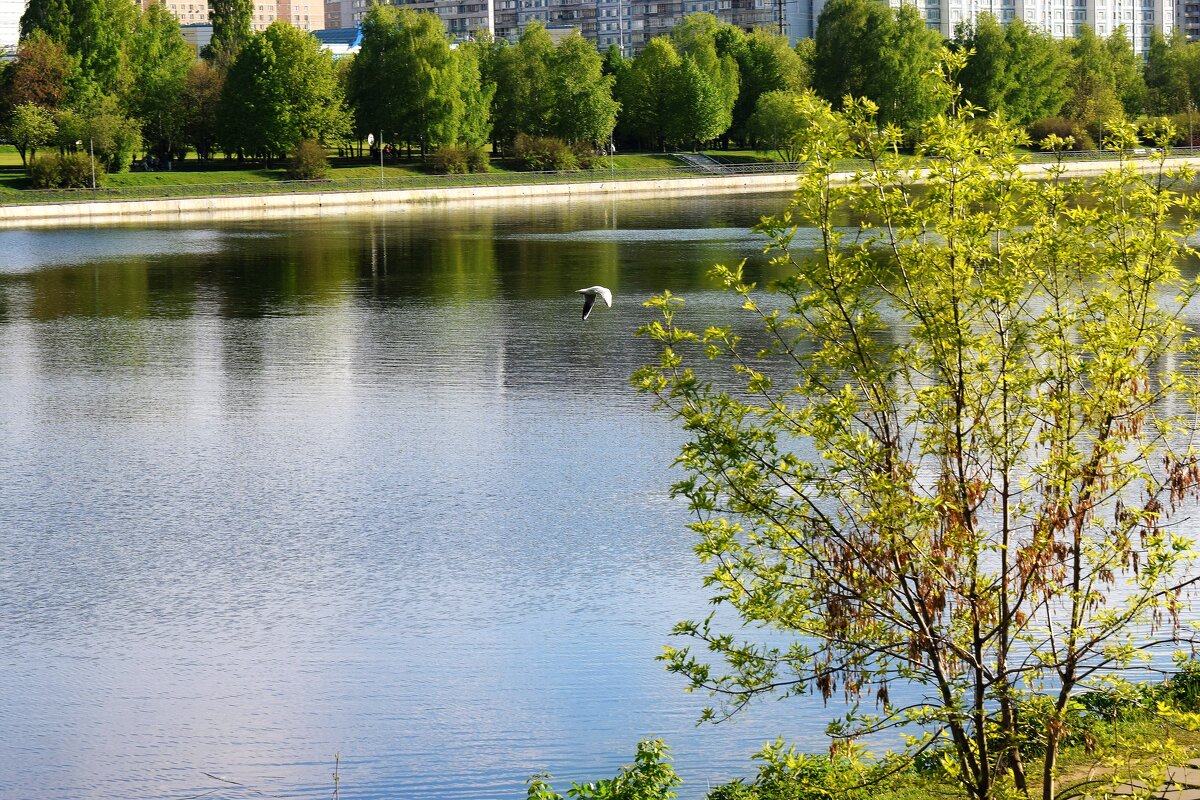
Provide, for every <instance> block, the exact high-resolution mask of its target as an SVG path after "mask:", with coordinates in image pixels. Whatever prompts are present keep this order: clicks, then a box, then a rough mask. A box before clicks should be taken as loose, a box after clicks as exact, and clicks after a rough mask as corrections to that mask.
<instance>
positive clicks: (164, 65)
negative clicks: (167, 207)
mask: <svg viewBox="0 0 1200 800" xmlns="http://www.w3.org/2000/svg"><path fill="white" fill-rule="evenodd" d="M128 61H129V68H130V71H131V73H132V78H133V80H132V84H131V86H130V88H129V90H128V91H127V92H126V94H125V105H126V107H127V108H128V109H129V111H130V113H131V114H132V115H133V116H134V118H135V119H137V120H138V121H139V122H140V123H141V126H142V136H143V138H144V139H145V140H146V144H147V146H148V147H150V148H151V149H152V150H154V152H156V153H157V154H158V155H159V157H160V158H163V159H168V158H171V157H172V154H173V153H174V152H175V151H177V150H179V149H181V148H182V146H183V141H184V125H185V121H186V118H187V112H188V110H187V108H186V107H185V106H184V105H183V100H184V87H185V84H186V80H187V75H188V69H189V68H190V67H191V65H192V63H193V62H194V61H195V57H194V56H193V54H192V51H191V49H190V48H189V47H188V46H187V43H186V42H185V41H184V40H183V35H182V34H181V33H180V32H179V22H178V21H177V20H176V19H175V15H174V14H172V13H171V12H170V11H167V9H166V7H165V6H163V5H162V4H161V3H153V4H152V5H151V6H150V7H149V8H147V9H146V10H145V11H144V12H143V13H142V14H141V16H140V17H139V19H138V23H137V27H136V28H135V30H134V33H133V37H132V38H131V39H130V42H129V51H128Z"/></svg>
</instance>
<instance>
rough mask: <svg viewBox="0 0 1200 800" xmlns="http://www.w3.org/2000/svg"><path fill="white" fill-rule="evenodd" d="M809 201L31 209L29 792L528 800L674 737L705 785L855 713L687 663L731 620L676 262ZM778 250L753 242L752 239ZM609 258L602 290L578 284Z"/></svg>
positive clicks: (689, 271)
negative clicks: (707, 569) (680, 348)
mask: <svg viewBox="0 0 1200 800" xmlns="http://www.w3.org/2000/svg"><path fill="white" fill-rule="evenodd" d="M785 202H786V198H785V197H782V196H779V195H772V196H737V197H719V198H707V199H696V198H687V199H680V200H664V201H644V200H639V201H617V202H594V203H590V202H563V203H560V204H555V205H542V206H534V207H520V208H515V209H511V210H497V209H477V210H447V209H427V210H420V211H408V212H390V213H387V214H380V215H373V216H364V217H351V218H336V219H320V220H298V221H294V222H262V223H253V224H250V223H247V224H241V225H239V224H220V225H216V226H194V227H172V226H160V227H138V228H108V229H97V230H61V231H34V232H25V231H4V232H0V254H2V255H0V401H2V403H3V408H4V413H3V415H2V417H0V452H2V453H3V458H4V474H3V479H2V480H0V531H2V533H0V584H2V585H3V591H2V593H0V669H2V673H3V676H4V680H3V681H2V682H0V743H2V746H0V797H4V798H20V799H21V800H59V799H61V800H68V799H70V800H90V799H91V798H106V799H107V798H122V799H123V800H140V799H141V798H180V799H181V800H182V798H191V797H198V796H204V797H208V798H243V797H259V796H267V797H280V798H318V797H320V798H327V797H329V796H331V794H332V791H333V779H332V772H333V770H334V756H335V754H340V766H339V770H338V771H339V776H340V779H341V780H340V796H341V797H342V798H420V799H425V798H472V800H490V799H491V798H513V797H523V796H524V781H525V779H526V778H527V777H528V776H529V775H530V774H531V773H535V772H540V771H549V772H552V773H554V775H555V776H556V779H555V781H554V783H555V785H556V787H557V788H559V790H560V791H561V790H563V789H564V788H566V786H567V785H568V782H569V781H571V780H584V779H596V778H602V777H608V776H610V775H612V774H613V773H614V772H615V770H616V769H617V767H618V766H619V765H620V764H623V763H628V762H630V761H631V760H632V756H633V752H634V748H635V745H636V743H637V741H638V740H639V739H640V738H643V737H647V736H661V737H663V738H665V739H666V740H667V741H668V743H669V744H670V745H671V746H672V747H673V749H674V754H675V757H676V767H677V768H678V770H679V771H680V772H681V774H682V775H683V776H684V778H685V780H686V783H685V786H684V788H683V792H682V794H683V796H684V797H689V798H698V797H700V796H702V795H703V794H704V792H705V790H706V788H707V786H709V785H711V784H714V783H717V782H722V781H726V780H729V779H731V778H733V777H735V776H738V775H746V774H750V773H751V772H752V771H753V767H752V764H751V762H750V761H749V760H748V758H749V756H750V755H751V754H752V753H754V752H755V751H757V750H758V749H759V748H760V747H761V745H762V743H763V742H764V741H766V740H768V739H774V738H775V737H776V736H778V735H783V736H784V737H785V738H787V739H788V740H789V741H792V742H794V743H796V744H798V745H800V746H802V747H805V748H809V749H813V750H820V749H823V748H824V747H825V741H824V739H823V736H822V731H823V729H824V724H825V722H826V721H827V719H828V718H829V717H831V716H833V715H834V714H835V713H836V709H835V708H829V709H826V708H824V706H823V704H822V703H821V702H820V701H819V700H818V699H805V698H802V699H793V700H789V701H786V702H783V703H773V702H769V701H767V702H764V703H761V704H759V705H758V706H755V707H754V708H753V709H752V710H751V711H750V712H749V713H747V714H745V715H744V716H743V717H741V718H738V719H735V720H734V721H731V722H728V723H724V724H721V725H718V726H713V725H705V726H702V727H697V726H696V724H695V722H696V719H697V717H698V715H699V713H700V710H701V708H702V707H703V706H704V705H705V704H706V702H707V698H705V697H703V696H700V695H690V694H687V693H685V692H684V691H683V683H682V681H681V680H680V679H678V678H676V677H674V676H671V675H669V674H667V673H666V672H665V671H664V669H663V667H662V665H661V664H659V663H658V662H656V661H655V660H654V658H655V656H656V655H657V654H658V653H659V652H660V651H661V648H662V647H663V645H664V644H667V643H668V642H669V641H670V639H669V635H668V634H669V632H670V628H671V626H672V624H673V623H674V622H676V621H678V620H681V619H684V618H692V617H702V616H703V615H705V614H707V613H708V606H707V605H706V600H707V597H708V595H707V592H706V591H705V590H704V589H703V587H702V586H701V585H700V577H701V575H702V572H703V571H702V569H701V567H700V566H699V565H698V564H697V563H696V559H695V558H694V556H693V555H692V553H691V539H690V535H689V532H688V531H687V530H686V529H685V527H684V526H685V524H686V523H687V521H688V515H687V512H686V509H685V508H684V507H683V506H682V505H681V504H680V503H679V502H677V501H673V500H671V499H670V497H669V486H670V484H671V483H672V481H674V480H677V479H678V478H679V477H680V474H679V473H678V472H677V471H673V470H671V469H670V466H671V462H672V460H673V458H674V456H675V453H676V451H677V448H678V446H679V444H680V442H681V441H682V438H681V433H680V432H679V431H678V430H677V429H676V428H675V427H674V426H673V424H672V423H671V422H670V420H668V419H666V418H665V417H662V416H659V415H656V414H654V413H652V411H651V403H650V401H649V400H648V399H647V398H644V397H638V396H637V395H635V394H634V393H633V391H632V390H631V389H630V388H629V384H628V377H629V374H630V373H631V372H632V370H633V369H634V368H635V367H636V366H638V365H639V364H641V363H642V362H643V361H645V360H647V359H648V358H649V357H650V348H649V346H648V345H647V344H646V343H644V342H641V341H639V340H636V339H635V338H634V336H633V332H634V330H635V328H636V327H637V326H638V324H640V323H641V322H643V321H645V320H647V319H649V318H650V312H649V311H647V310H646V309H644V308H642V307H641V304H640V303H641V301H642V300H643V299H645V298H646V297H647V296H649V295H650V294H651V293H653V292H657V291H661V290H662V289H664V288H669V289H671V291H672V292H675V293H678V294H682V295H684V296H685V297H686V298H687V299H688V301H689V302H688V309H689V314H690V315H691V318H692V319H693V320H694V321H695V324H697V325H699V324H702V323H703V322H704V321H706V320H713V321H715V320H723V319H726V318H728V317H729V316H730V315H731V313H732V311H733V309H734V308H736V305H737V304H736V302H734V301H732V300H731V299H730V298H728V297H726V296H724V295H722V294H720V293H718V292H716V291H714V290H713V287H712V286H711V285H710V284H709V283H708V282H707V281H706V279H705V273H706V271H707V270H708V268H709V267H710V266H711V265H712V264H713V263H714V262H716V261H721V260H726V261H732V260H738V259H741V258H743V257H749V258H750V259H751V260H752V263H758V262H759V261H761V256H760V255H759V250H760V245H759V243H758V240H757V239H756V238H755V237H753V236H751V235H749V234H748V232H747V228H748V227H749V226H750V225H752V224H753V223H754V222H756V221H757V219H758V218H759V216H760V215H761V214H763V213H769V212H773V211H776V210H778V209H780V208H781V207H782V205H783V204H784V203H785ZM756 259H757V260H756ZM593 284H602V285H605V286H608V287H610V288H612V289H613V291H614V293H615V295H616V300H615V304H614V306H613V308H611V309H608V308H604V307H603V306H602V305H601V307H599V308H597V309H596V310H595V311H594V312H593V313H592V316H591V318H590V319H589V320H588V321H587V322H586V323H582V322H581V321H580V319H579V316H580V309H581V306H582V302H581V298H580V296H579V295H577V294H574V290H576V289H579V288H581V287H584V286H590V285H593Z"/></svg>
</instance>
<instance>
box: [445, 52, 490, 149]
mask: <svg viewBox="0 0 1200 800" xmlns="http://www.w3.org/2000/svg"><path fill="white" fill-rule="evenodd" d="M487 46H488V44H487V43H482V44H481V43H476V42H465V43H463V44H461V45H459V46H458V49H457V50H455V51H454V64H455V68H456V69H457V71H458V81H457V83H458V96H459V99H460V112H459V120H458V134H457V137H456V139H457V141H458V142H461V143H462V144H465V145H468V146H470V147H481V146H482V145H484V144H486V143H487V141H488V138H489V137H490V136H491V135H492V97H493V95H495V93H496V84H495V83H492V82H490V81H484V79H483V68H482V63H483V57H484V56H485V55H486V48H487Z"/></svg>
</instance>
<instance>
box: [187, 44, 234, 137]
mask: <svg viewBox="0 0 1200 800" xmlns="http://www.w3.org/2000/svg"><path fill="white" fill-rule="evenodd" d="M224 83H225V76H224V74H223V73H222V72H221V70H219V69H218V68H216V67H214V66H213V65H212V64H210V63H209V62H208V61H196V62H193V63H192V65H191V66H190V67H189V68H188V72H187V75H186V76H185V77H184V81H183V90H182V95H181V100H182V107H183V109H184V117H183V130H184V136H185V138H186V141H187V143H188V144H189V145H191V146H192V147H194V148H196V155H197V156H199V157H200V158H211V157H212V152H213V149H214V148H215V147H216V145H217V131H218V129H219V127H220V113H221V89H222V87H223V86H224Z"/></svg>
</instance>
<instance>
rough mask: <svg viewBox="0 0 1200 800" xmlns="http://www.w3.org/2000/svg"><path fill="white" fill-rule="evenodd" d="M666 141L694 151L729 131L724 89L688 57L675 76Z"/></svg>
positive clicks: (728, 116) (681, 63)
mask: <svg viewBox="0 0 1200 800" xmlns="http://www.w3.org/2000/svg"><path fill="white" fill-rule="evenodd" d="M671 99H672V105H671V106H670V111H671V115H670V117H669V121H668V122H669V124H668V127H667V139H668V140H669V141H672V142H675V143H677V144H680V145H684V146H688V147H694V146H695V145H696V144H697V143H701V142H708V141H712V140H713V139H716V138H717V137H718V136H720V135H721V134H723V133H725V131H726V130H728V129H729V120H730V113H729V112H730V109H729V105H728V103H727V94H726V93H725V91H724V89H723V87H721V86H720V85H719V84H718V83H717V82H716V81H714V80H713V78H712V75H711V74H710V73H709V72H708V71H706V70H705V69H704V68H703V67H702V66H701V65H700V63H699V62H698V61H697V60H696V59H695V58H693V57H692V56H690V55H685V56H684V57H683V59H682V60H681V62H680V64H679V69H678V70H677V71H676V73H675V75H674V94H673V96H672V98H671Z"/></svg>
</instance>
